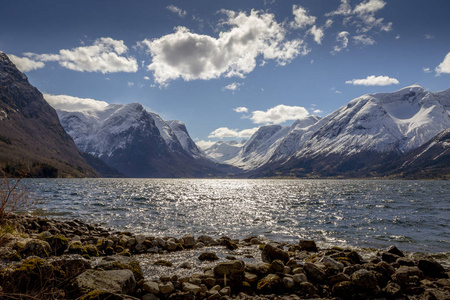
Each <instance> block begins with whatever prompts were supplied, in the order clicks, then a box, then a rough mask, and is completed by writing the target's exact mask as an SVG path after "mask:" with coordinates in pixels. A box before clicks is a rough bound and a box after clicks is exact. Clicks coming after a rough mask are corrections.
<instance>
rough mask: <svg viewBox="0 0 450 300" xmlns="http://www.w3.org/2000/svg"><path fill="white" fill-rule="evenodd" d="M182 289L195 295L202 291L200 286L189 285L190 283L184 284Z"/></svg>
mask: <svg viewBox="0 0 450 300" xmlns="http://www.w3.org/2000/svg"><path fill="white" fill-rule="evenodd" d="M181 289H182V290H183V291H185V292H190V293H192V294H194V295H197V293H198V292H200V290H201V288H200V286H198V285H195V284H192V283H189V282H183V283H182V285H181Z"/></svg>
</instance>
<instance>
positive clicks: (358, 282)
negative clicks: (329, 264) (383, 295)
mask: <svg viewBox="0 0 450 300" xmlns="http://www.w3.org/2000/svg"><path fill="white" fill-rule="evenodd" d="M351 280H352V282H353V284H354V285H355V286H356V287H357V288H359V289H360V290H362V291H364V292H365V291H374V292H379V289H380V288H379V286H378V281H377V277H376V276H375V274H374V273H373V271H368V270H366V269H361V270H358V271H356V272H355V273H353V274H352V276H351Z"/></svg>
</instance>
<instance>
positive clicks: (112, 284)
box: [67, 270, 136, 298]
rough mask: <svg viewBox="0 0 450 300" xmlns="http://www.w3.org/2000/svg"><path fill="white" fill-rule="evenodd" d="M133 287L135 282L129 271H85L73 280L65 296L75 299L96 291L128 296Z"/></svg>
mask: <svg viewBox="0 0 450 300" xmlns="http://www.w3.org/2000/svg"><path fill="white" fill-rule="evenodd" d="M135 287H136V280H135V279H134V276H133V272H131V271H130V270H108V271H98V270H86V271H85V272H83V273H82V274H81V275H78V276H77V277H76V278H75V279H74V281H73V283H72V284H71V286H70V288H69V289H68V291H67V295H68V296H69V297H70V298H77V297H79V296H81V295H84V294H87V293H89V292H92V291H96V290H101V291H106V292H110V293H117V294H129V293H132V292H134V289H135Z"/></svg>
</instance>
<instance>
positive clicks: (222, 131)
mask: <svg viewBox="0 0 450 300" xmlns="http://www.w3.org/2000/svg"><path fill="white" fill-rule="evenodd" d="M258 129H259V127H254V128H251V129H244V130H241V131H239V130H237V129H230V128H228V127H220V128H217V129H216V130H214V131H213V132H211V133H210V134H209V136H208V138H210V139H212V138H219V139H223V138H248V137H251V136H252V135H253V134H254V133H255V132H256V131H258Z"/></svg>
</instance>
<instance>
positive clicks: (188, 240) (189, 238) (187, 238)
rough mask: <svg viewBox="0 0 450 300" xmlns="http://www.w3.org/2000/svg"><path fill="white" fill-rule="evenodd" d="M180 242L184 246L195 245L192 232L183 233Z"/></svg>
mask: <svg viewBox="0 0 450 300" xmlns="http://www.w3.org/2000/svg"><path fill="white" fill-rule="evenodd" d="M181 239H182V242H181V244H182V245H183V246H184V247H185V248H192V247H194V246H195V238H194V236H193V235H192V234H185V235H184V236H183V237H182V238H181Z"/></svg>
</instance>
